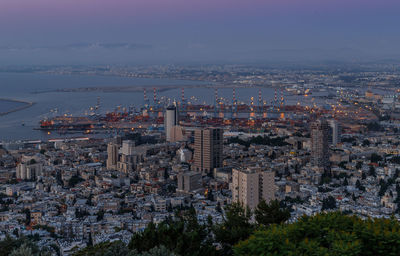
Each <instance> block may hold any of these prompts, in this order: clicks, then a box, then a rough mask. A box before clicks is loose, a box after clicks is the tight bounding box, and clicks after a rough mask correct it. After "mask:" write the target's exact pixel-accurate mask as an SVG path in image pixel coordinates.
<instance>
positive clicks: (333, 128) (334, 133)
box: [328, 119, 341, 146]
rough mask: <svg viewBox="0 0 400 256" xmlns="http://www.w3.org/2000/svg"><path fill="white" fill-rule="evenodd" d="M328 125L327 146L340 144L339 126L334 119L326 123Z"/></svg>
mask: <svg viewBox="0 0 400 256" xmlns="http://www.w3.org/2000/svg"><path fill="white" fill-rule="evenodd" d="M328 124H329V144H331V145H332V146H336V145H337V144H338V143H340V134H341V133H340V124H339V123H338V121H336V120H335V119H331V120H329V121H328Z"/></svg>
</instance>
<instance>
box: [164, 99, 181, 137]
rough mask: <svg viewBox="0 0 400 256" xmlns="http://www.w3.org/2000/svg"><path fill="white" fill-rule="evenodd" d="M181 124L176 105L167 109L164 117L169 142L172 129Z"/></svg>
mask: <svg viewBox="0 0 400 256" xmlns="http://www.w3.org/2000/svg"><path fill="white" fill-rule="evenodd" d="M178 124H179V115H178V108H177V107H176V106H175V105H171V106H169V107H167V109H166V111H165V117H164V129H165V137H166V140H167V141H168V142H170V141H171V131H172V128H173V127H174V126H176V125H178Z"/></svg>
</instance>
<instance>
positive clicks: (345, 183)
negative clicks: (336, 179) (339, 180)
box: [343, 177, 349, 186]
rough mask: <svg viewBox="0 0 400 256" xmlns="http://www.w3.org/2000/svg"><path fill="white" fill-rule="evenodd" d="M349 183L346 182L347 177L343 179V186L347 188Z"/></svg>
mask: <svg viewBox="0 0 400 256" xmlns="http://www.w3.org/2000/svg"><path fill="white" fill-rule="evenodd" d="M348 185H349V182H348V181H347V177H345V178H344V180H343V186H348Z"/></svg>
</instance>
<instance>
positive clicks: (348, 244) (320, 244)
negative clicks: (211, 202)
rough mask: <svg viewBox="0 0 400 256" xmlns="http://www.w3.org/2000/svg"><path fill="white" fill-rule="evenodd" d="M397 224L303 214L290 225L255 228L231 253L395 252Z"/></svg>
mask: <svg viewBox="0 0 400 256" xmlns="http://www.w3.org/2000/svg"><path fill="white" fill-rule="evenodd" d="M399 240H400V224H399V222H398V221H397V220H395V219H383V218H382V219H365V220H362V219H361V218H359V217H356V216H351V215H343V214H341V213H338V212H333V213H325V214H318V215H316V216H304V217H302V218H300V219H299V220H298V221H296V222H295V223H292V224H281V225H272V226H271V227H269V228H268V229H265V230H262V229H261V230H258V231H256V232H255V233H254V234H253V235H252V236H251V237H250V238H249V239H248V240H246V241H242V242H240V243H239V244H237V245H236V246H235V247H234V252H235V255H239V256H240V255H328V256H330V255H332V256H333V255H347V256H373V255H398V252H399V251H400V243H399V242H398V241H399Z"/></svg>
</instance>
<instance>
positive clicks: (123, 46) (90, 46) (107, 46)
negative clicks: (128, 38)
mask: <svg viewBox="0 0 400 256" xmlns="http://www.w3.org/2000/svg"><path fill="white" fill-rule="evenodd" d="M149 49H153V46H152V45H149V44H139V43H124V42H116V43H101V42H96V43H73V44H67V45H43V46H33V45H19V46H4V45H3V46H0V50H3V51H10V52H16V51H38V50H56V51H66V50H72V51H74V50H80V51H81V50H149Z"/></svg>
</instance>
